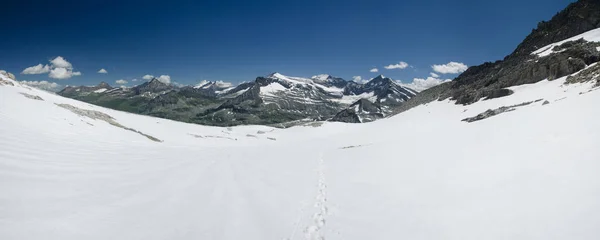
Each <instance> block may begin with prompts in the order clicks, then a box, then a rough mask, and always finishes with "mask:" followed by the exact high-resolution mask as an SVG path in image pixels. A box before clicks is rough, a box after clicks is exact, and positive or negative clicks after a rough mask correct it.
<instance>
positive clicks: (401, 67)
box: [384, 62, 408, 70]
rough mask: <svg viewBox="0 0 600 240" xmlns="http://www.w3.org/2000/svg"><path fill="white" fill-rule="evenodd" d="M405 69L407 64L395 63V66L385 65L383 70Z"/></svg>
mask: <svg viewBox="0 0 600 240" xmlns="http://www.w3.org/2000/svg"><path fill="white" fill-rule="evenodd" d="M407 67H408V63H406V62H399V63H396V64H390V65H387V66H385V67H384V68H385V69H388V70H389V69H405V68H407Z"/></svg>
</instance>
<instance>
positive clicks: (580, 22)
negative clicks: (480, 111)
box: [399, 0, 600, 112]
mask: <svg viewBox="0 0 600 240" xmlns="http://www.w3.org/2000/svg"><path fill="white" fill-rule="evenodd" d="M599 15H600V1H598V0H580V1H578V2H576V3H572V4H571V5H569V7H567V8H566V9H565V10H563V11H561V12H560V13H558V14H557V15H556V16H555V17H553V18H552V20H550V21H549V22H541V23H540V24H538V28H537V29H534V30H533V31H532V33H531V34H530V35H529V36H527V37H526V38H525V40H524V41H523V42H522V43H521V44H520V45H519V46H518V47H517V49H516V50H515V51H514V52H513V53H512V54H510V55H508V56H507V57H505V58H504V60H500V61H496V62H493V63H491V62H487V63H484V64H482V65H479V66H473V67H470V68H469V69H468V70H467V71H465V72H464V73H462V74H461V75H460V76H458V77H457V78H456V79H454V80H453V81H451V82H448V83H445V84H442V85H440V86H438V87H435V88H432V89H428V90H425V91H423V92H421V93H420V95H421V96H420V97H419V98H415V99H412V100H410V101H409V102H408V103H407V104H405V105H404V106H403V107H401V108H400V109H399V112H401V111H403V110H406V109H409V108H410V107H412V106H416V105H419V104H422V103H426V102H429V101H433V100H436V99H438V98H439V99H447V98H451V99H452V100H456V103H457V104H472V103H475V102H477V101H479V100H481V99H490V98H496V97H502V96H506V95H509V94H511V93H510V91H506V90H505V88H507V87H510V86H516V85H521V84H528V83H535V82H539V81H542V80H544V79H550V80H553V79H557V78H560V77H563V76H567V75H569V74H573V73H575V72H578V71H580V70H582V69H584V68H585V67H586V66H589V65H590V64H593V63H596V62H598V61H599V60H600V51H599V50H598V49H599V48H598V47H600V43H598V42H588V41H586V40H574V41H569V42H562V44H560V45H558V46H557V45H552V46H549V45H551V44H553V43H555V42H559V41H563V40H565V39H568V38H571V37H574V36H576V35H578V34H582V33H585V32H586V31H587V32H588V34H593V33H592V32H590V31H594V29H595V28H598V27H600V25H599V24H600V17H599ZM550 48H552V49H553V50H554V49H555V51H552V54H544V55H538V54H536V53H537V52H536V51H538V50H540V51H542V50H548V49H550Z"/></svg>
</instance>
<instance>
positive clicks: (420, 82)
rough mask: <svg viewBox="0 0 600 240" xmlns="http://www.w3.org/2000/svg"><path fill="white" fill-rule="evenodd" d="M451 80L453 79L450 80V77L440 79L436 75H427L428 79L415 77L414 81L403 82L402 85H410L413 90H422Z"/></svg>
mask: <svg viewBox="0 0 600 240" xmlns="http://www.w3.org/2000/svg"><path fill="white" fill-rule="evenodd" d="M450 81H452V80H450V79H439V78H435V77H427V78H426V79H423V78H415V79H413V82H412V83H409V84H402V86H405V87H408V88H410V89H412V90H415V91H417V92H420V91H423V90H425V89H428V88H432V87H435V86H437V85H440V84H442V83H445V82H450Z"/></svg>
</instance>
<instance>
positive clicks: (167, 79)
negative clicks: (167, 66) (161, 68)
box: [157, 75, 171, 84]
mask: <svg viewBox="0 0 600 240" xmlns="http://www.w3.org/2000/svg"><path fill="white" fill-rule="evenodd" d="M157 79H158V81H161V82H162V83H165V84H171V76H169V75H160V77H158V78H157Z"/></svg>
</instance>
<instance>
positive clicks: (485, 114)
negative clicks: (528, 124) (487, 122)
mask: <svg viewBox="0 0 600 240" xmlns="http://www.w3.org/2000/svg"><path fill="white" fill-rule="evenodd" d="M542 100H543V99H538V100H535V101H531V102H524V103H520V104H515V105H511V106H502V107H499V108H496V109H494V110H492V109H488V110H487V111H485V112H483V113H480V114H478V115H477V116H475V117H470V118H465V119H463V120H461V121H463V122H469V123H471V122H476V121H480V120H483V119H486V118H489V117H493V116H496V115H498V114H502V113H505V112H510V111H514V110H516V109H517V108H518V107H522V106H527V105H529V104H532V103H534V102H539V101H542Z"/></svg>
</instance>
